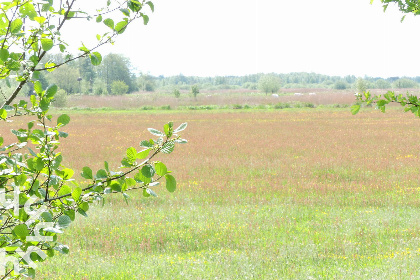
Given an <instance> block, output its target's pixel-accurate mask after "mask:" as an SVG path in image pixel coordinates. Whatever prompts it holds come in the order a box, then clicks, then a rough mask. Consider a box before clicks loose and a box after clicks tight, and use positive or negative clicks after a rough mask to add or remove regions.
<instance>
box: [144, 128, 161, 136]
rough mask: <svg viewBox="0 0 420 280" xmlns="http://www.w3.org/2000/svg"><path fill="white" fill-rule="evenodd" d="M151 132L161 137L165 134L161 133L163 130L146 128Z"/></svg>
mask: <svg viewBox="0 0 420 280" xmlns="http://www.w3.org/2000/svg"><path fill="white" fill-rule="evenodd" d="M147 130H148V131H149V132H150V133H151V134H153V135H155V136H161V137H164V136H165V134H163V132H160V131H159V130H157V129H154V128H148V129H147Z"/></svg>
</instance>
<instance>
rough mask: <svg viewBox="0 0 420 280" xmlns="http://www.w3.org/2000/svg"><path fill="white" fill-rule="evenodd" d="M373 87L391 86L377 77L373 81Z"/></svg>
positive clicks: (384, 87)
mask: <svg viewBox="0 0 420 280" xmlns="http://www.w3.org/2000/svg"><path fill="white" fill-rule="evenodd" d="M375 87H376V88H380V89H386V88H391V84H390V83H389V82H387V81H385V80H384V79H378V80H376V81H375Z"/></svg>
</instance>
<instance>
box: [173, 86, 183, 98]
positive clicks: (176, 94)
mask: <svg viewBox="0 0 420 280" xmlns="http://www.w3.org/2000/svg"><path fill="white" fill-rule="evenodd" d="M172 94H173V95H174V96H175V98H179V97H180V96H181V92H180V91H179V89H177V88H175V89H174V90H173V91H172Z"/></svg>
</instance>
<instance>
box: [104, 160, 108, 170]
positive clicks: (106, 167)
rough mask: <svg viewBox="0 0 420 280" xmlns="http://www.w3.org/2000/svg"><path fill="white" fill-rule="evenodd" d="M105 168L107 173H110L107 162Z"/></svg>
mask: <svg viewBox="0 0 420 280" xmlns="http://www.w3.org/2000/svg"><path fill="white" fill-rule="evenodd" d="M104 166H105V170H106V171H107V172H109V165H108V162H107V161H105V162H104Z"/></svg>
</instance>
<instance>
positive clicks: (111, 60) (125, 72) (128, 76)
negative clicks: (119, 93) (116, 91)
mask: <svg viewBox="0 0 420 280" xmlns="http://www.w3.org/2000/svg"><path fill="white" fill-rule="evenodd" d="M130 67H131V65H130V60H129V59H128V58H127V57H125V56H123V55H121V54H114V53H110V54H108V55H107V56H105V57H104V61H103V63H102V64H101V66H100V67H99V69H98V76H99V77H100V78H101V79H102V80H103V81H105V83H106V85H107V89H108V92H111V85H112V82H114V81H123V82H124V83H126V85H128V88H129V89H128V92H133V91H135V90H137V86H136V83H135V79H133V78H134V77H133V75H132V73H131V70H130Z"/></svg>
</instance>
